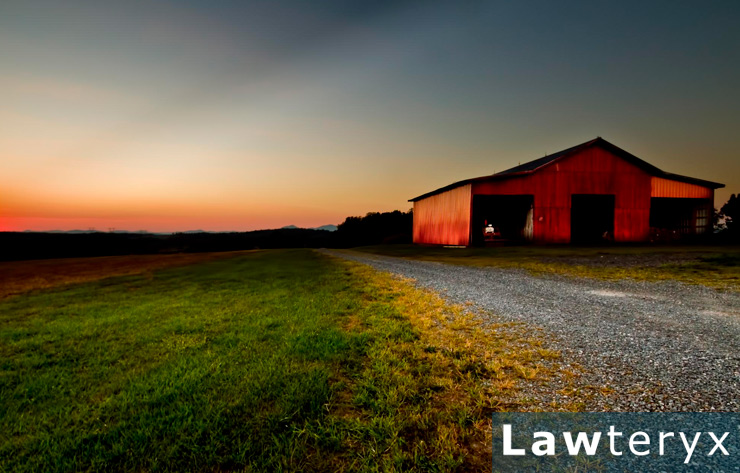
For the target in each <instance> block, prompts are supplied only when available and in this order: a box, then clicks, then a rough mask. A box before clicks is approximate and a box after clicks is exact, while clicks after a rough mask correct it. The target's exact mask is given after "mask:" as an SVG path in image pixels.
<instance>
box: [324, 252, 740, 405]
mask: <svg viewBox="0 0 740 473" xmlns="http://www.w3.org/2000/svg"><path fill="white" fill-rule="evenodd" d="M327 253H329V254H332V255H334V256H339V257H342V258H347V259H351V260H355V261H358V262H362V263H366V264H369V265H371V266H373V267H375V268H377V269H380V270H383V271H388V272H391V273H395V274H398V275H401V276H404V277H408V278H413V279H415V280H416V284H418V285H419V286H422V287H425V288H429V289H432V290H435V291H437V292H439V293H440V294H442V295H443V296H444V297H446V298H447V299H448V300H449V301H451V302H455V303H465V302H472V303H473V304H474V305H475V306H477V308H479V309H483V311H484V312H488V313H489V314H490V315H484V317H486V318H487V320H490V321H492V322H494V321H496V322H500V321H501V319H502V318H503V319H504V320H511V321H520V322H525V323H528V324H532V325H535V326H538V327H541V328H542V329H543V330H544V332H545V334H546V336H547V338H548V339H549V342H550V343H551V346H553V347H554V348H556V349H559V350H561V351H562V352H563V354H564V356H565V358H566V359H569V360H573V361H576V362H578V363H580V364H581V365H583V366H584V367H585V368H586V371H587V372H588V374H587V377H588V378H589V379H588V380H587V381H588V382H589V384H591V383H593V384H596V385H608V386H610V387H611V388H613V389H615V390H616V394H615V396H613V399H610V401H609V402H610V405H609V406H608V407H609V408H610V409H613V410H625V411H738V410H740V294H738V293H736V292H722V291H717V290H714V289H709V288H706V287H702V286H690V285H685V284H681V283H677V282H660V283H654V282H637V281H627V280H625V281H617V282H614V281H601V280H593V279H584V278H569V277H563V276H555V275H553V276H533V275H531V274H529V273H528V272H526V271H523V270H517V269H501V268H474V267H468V266H456V265H449V264H443V263H432V262H421V261H411V260H405V259H401V258H392V257H382V256H375V255H368V254H362V253H354V252H333V251H327Z"/></svg>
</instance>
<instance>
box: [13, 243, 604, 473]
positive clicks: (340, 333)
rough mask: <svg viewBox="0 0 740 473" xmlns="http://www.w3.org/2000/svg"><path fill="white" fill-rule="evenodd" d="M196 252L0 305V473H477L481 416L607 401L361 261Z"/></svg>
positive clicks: (514, 333) (484, 443)
mask: <svg viewBox="0 0 740 473" xmlns="http://www.w3.org/2000/svg"><path fill="white" fill-rule="evenodd" d="M189 256H191V255H183V257H189ZM193 256H194V257H197V258H202V259H205V260H206V261H202V260H201V261H200V262H197V263H196V262H195V261H190V262H191V263H193V264H189V265H186V266H183V265H180V266H175V267H167V268H160V269H155V267H156V264H155V262H156V258H157V257H152V258H143V259H139V258H140V257H121V258H120V259H117V260H110V261H115V264H112V265H111V266H109V267H108V269H109V270H110V271H109V272H108V271H106V269H105V267H104V266H102V265H98V271H97V276H93V275H89V278H90V279H91V280H88V281H86V282H76V283H71V281H65V282H64V284H63V285H58V286H56V287H50V288H46V289H41V288H39V286H34V285H33V284H29V285H27V289H31V290H29V291H28V292H25V293H21V294H15V295H8V296H6V297H5V298H3V299H2V300H1V301H0V360H1V361H0V400H1V402H0V471H20V472H23V471H28V472H31V471H33V472H38V471H45V472H62V471H80V470H84V471H132V472H133V471H137V472H139V471H233V470H239V471H241V470H246V471H489V470H490V458H491V457H490V455H491V452H490V448H491V446H490V436H489V435H490V413H491V412H494V411H502V410H522V409H525V410H526V409H534V410H537V409H548V410H579V409H585V408H587V406H588V403H589V402H590V401H591V399H592V398H593V397H594V396H602V395H605V393H602V392H601V391H600V390H599V389H598V387H583V386H580V385H579V382H580V376H579V372H578V367H576V366H569V365H565V364H563V363H562V360H561V357H560V355H559V353H558V352H556V351H553V350H551V349H549V348H548V347H547V345H546V343H544V342H543V339H542V337H540V336H538V335H537V333H536V332H533V331H530V330H529V329H528V327H527V326H525V325H523V324H516V323H503V322H502V323H490V324H489V325H487V326H486V327H482V326H481V325H480V324H479V323H478V322H477V321H476V320H477V319H476V318H475V317H473V316H472V315H471V314H470V313H469V312H468V310H466V308H465V307H463V306H454V305H450V304H448V303H445V302H444V301H443V300H442V299H441V298H439V297H438V296H437V295H435V294H434V293H432V292H429V291H424V290H421V289H417V288H414V287H413V285H412V284H410V283H409V282H408V281H405V280H402V279H399V278H395V277H392V276H390V275H388V274H384V273H380V272H378V271H376V270H373V269H371V268H370V267H368V266H366V265H361V264H358V263H354V262H348V261H343V260H340V259H337V258H333V257H330V256H327V255H322V254H319V253H317V252H315V251H311V250H274V251H273V250H271V251H257V252H249V253H242V254H231V255H223V254H221V255H217V256H216V257H214V256H209V255H193ZM127 258H128V259H127ZM161 258H163V260H168V258H169V257H161ZM173 259H174V258H173ZM94 260H96V261H98V262H99V261H103V259H94ZM126 261H128V262H129V266H130V268H129V269H130V271H131V272H132V273H133V274H126V275H116V274H120V273H117V272H116V271H117V269H116V268H118V269H120V268H121V267H122V266H121V265H123V266H125V265H126ZM137 262H139V263H141V265H142V267H146V268H147V269H146V270H144V271H137V270H136V269H135V267H136V266H137V264H139V263H137ZM180 262H183V261H182V260H180ZM67 263H68V264H76V263H75V262H74V261H71V260H67ZM13 264H17V265H22V264H23V263H13ZM28 264H30V265H31V266H32V267H33V268H35V271H36V272H37V273H38V272H40V271H41V269H40V268H42V267H44V265H48V266H46V269H47V270H48V271H50V272H52V273H57V274H64V273H65V272H68V268H65V267H64V264H65V261H64V260H58V261H56V262H43V263H42V262H28ZM152 265H154V266H152ZM165 266H169V264H165ZM127 271H128V270H127ZM38 276H39V277H43V275H41V274H38ZM93 279H94V280H93ZM555 391H557V392H558V393H559V394H558V396H557V397H555V396H554V393H555ZM537 393H539V394H537ZM542 393H545V395H544V396H543V394H542ZM548 393H549V394H552V396H551V397H548V396H547V394H548Z"/></svg>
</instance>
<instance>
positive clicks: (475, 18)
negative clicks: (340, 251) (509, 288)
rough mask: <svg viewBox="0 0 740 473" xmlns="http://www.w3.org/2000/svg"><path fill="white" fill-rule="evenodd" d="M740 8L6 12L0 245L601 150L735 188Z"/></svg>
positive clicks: (283, 210) (242, 222)
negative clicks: (22, 235) (594, 144)
mask: <svg viewBox="0 0 740 473" xmlns="http://www.w3.org/2000/svg"><path fill="white" fill-rule="evenodd" d="M739 84H740V2H738V1H736V0H732V1H711V2H696V1H691V2H685V1H675V0H674V1H650V2H644V1H612V2H605V1H598V0H595V1H581V2H568V1H563V2H552V1H539V2H530V1H517V2H481V1H474V0H468V1H462V2H451V1H448V2H435V1H431V0H429V1H402V0H398V1H364V2H362V1H326V0H312V1H307V0H303V1H279V0H272V1H233V2H232V1H215V0H211V1H186V0H178V1H174V0H172V1H152V0H149V1H138V0H127V1H125V2H122V1H107V0H97V1H77V0H65V1H64V2H59V1H56V0H54V1H37V0H20V1H16V0H3V1H2V2H0V104H2V106H0V230H6V231H7V230H10V231H22V230H55V229H60V230H72V229H88V228H96V229H98V230H108V229H111V228H115V229H117V230H131V231H137V230H149V231H185V230H194V229H203V230H212V231H230V230H235V231H244V230H254V229H260V228H277V227H281V226H284V225H290V224H292V225H298V226H303V227H315V226H319V225H324V224H337V223H340V222H341V221H343V220H344V218H345V217H346V216H349V215H364V214H365V213H367V212H371V211H390V210H395V209H400V210H407V209H409V208H410V207H411V204H410V203H409V202H408V199H410V198H413V197H415V196H417V195H420V194H423V193H425V192H427V191H430V190H433V189H436V188H438V187H442V186H444V185H447V184H449V183H451V182H454V181H458V180H461V179H466V178H470V177H476V176H481V175H487V174H492V173H494V172H497V171H501V170H504V169H506V168H509V167H512V166H515V165H517V164H519V163H523V162H526V161H530V160H532V159H536V158H539V157H541V156H544V155H545V154H550V153H553V152H556V151H559V150H561V149H565V148H568V147H571V146H573V145H576V144H579V143H582V142H585V141H588V140H590V139H592V138H595V137H596V136H601V137H602V138H605V139H606V140H608V141H610V142H612V143H614V144H616V145H617V146H619V147H621V148H623V149H625V150H627V151H629V152H631V153H633V154H635V155H637V156H638V157H640V158H642V159H644V160H646V161H648V162H650V163H651V164H653V165H655V166H658V167H659V168H661V169H663V170H665V171H669V172H674V173H678V174H684V175H689V176H693V177H698V178H702V179H707V180H712V181H717V182H722V183H724V184H726V185H727V187H726V188H725V189H720V190H718V191H717V194H716V198H715V206H721V204H722V203H723V202H725V201H726V200H727V198H728V197H729V195H730V194H731V193H738V192H740V155H739V154H738V153H739V150H740V86H739Z"/></svg>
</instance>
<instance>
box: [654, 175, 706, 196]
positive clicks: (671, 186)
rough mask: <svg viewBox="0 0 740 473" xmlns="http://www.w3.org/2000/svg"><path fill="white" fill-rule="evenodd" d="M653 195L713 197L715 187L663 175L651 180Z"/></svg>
mask: <svg viewBox="0 0 740 473" xmlns="http://www.w3.org/2000/svg"><path fill="white" fill-rule="evenodd" d="M650 185H651V188H652V189H651V192H650V196H651V197H682V198H686V199H712V201H714V189H710V188H709V187H703V186H698V185H696V184H689V183H688V182H680V181H673V180H670V179H663V178H662V177H653V178H652V180H651V181H650Z"/></svg>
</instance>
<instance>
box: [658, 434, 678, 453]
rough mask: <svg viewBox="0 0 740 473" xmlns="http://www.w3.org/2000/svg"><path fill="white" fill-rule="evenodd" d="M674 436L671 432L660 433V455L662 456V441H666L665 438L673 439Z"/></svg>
mask: <svg viewBox="0 0 740 473" xmlns="http://www.w3.org/2000/svg"><path fill="white" fill-rule="evenodd" d="M674 436H675V435H674V434H673V432H661V433H660V454H661V455H663V451H664V450H663V440H665V439H666V437H674Z"/></svg>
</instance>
